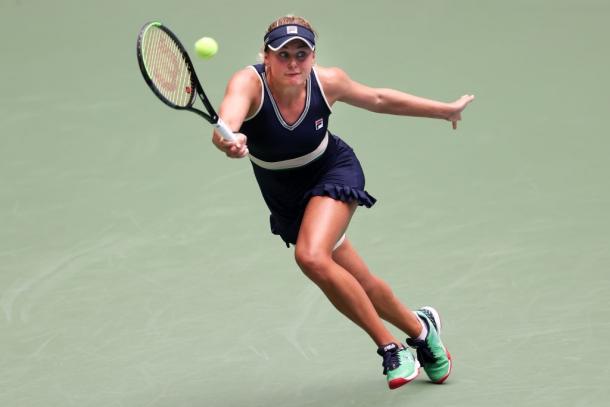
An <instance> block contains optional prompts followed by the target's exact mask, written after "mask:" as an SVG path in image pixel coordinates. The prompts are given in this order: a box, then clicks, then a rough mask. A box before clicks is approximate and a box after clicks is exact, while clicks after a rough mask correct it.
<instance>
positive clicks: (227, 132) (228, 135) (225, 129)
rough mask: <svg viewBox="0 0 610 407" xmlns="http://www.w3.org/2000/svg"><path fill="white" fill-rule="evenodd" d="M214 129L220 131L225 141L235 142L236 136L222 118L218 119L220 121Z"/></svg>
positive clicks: (215, 124)
mask: <svg viewBox="0 0 610 407" xmlns="http://www.w3.org/2000/svg"><path fill="white" fill-rule="evenodd" d="M214 127H216V130H218V132H219V133H220V135H221V136H222V138H223V139H225V140H228V141H233V140H235V135H234V134H233V132H232V131H231V129H230V128H229V126H227V124H226V123H225V122H223V121H222V119H221V118H220V117H219V118H218V121H217V122H216V123H214Z"/></svg>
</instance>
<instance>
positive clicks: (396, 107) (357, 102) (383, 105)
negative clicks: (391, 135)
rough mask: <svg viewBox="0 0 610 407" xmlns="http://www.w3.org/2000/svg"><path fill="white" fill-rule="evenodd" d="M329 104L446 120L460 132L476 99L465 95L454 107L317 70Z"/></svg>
mask: <svg viewBox="0 0 610 407" xmlns="http://www.w3.org/2000/svg"><path fill="white" fill-rule="evenodd" d="M318 73H319V76H320V80H321V81H322V84H323V86H324V91H325V93H326V97H327V98H328V99H329V103H331V104H332V103H334V102H335V101H341V102H345V103H348V104H350V105H353V106H357V107H360V108H363V109H366V110H370V111H372V112H376V113H387V114H395V115H401V116H417V117H431V118H435V119H445V120H448V121H450V122H451V123H452V124H453V128H454V129H456V128H457V122H458V121H459V120H461V119H462V111H463V110H464V109H465V108H466V106H468V104H469V103H470V102H472V100H474V96H473V95H464V96H462V97H461V98H459V99H457V100H456V101H454V102H451V103H444V102H439V101H436V100H431V99H425V98H422V97H419V96H414V95H410V94H408V93H405V92H400V91H397V90H394V89H385V88H371V87H369V86H366V85H363V84H361V83H358V82H356V81H354V80H352V79H351V78H350V77H349V76H348V75H347V74H346V73H345V72H344V71H343V70H341V69H339V68H318Z"/></svg>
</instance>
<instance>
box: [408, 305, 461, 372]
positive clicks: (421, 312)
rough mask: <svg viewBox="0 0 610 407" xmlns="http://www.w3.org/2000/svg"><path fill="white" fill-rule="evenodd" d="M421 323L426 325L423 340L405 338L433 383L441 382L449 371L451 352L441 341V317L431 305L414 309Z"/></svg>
mask: <svg viewBox="0 0 610 407" xmlns="http://www.w3.org/2000/svg"><path fill="white" fill-rule="evenodd" d="M415 314H416V315H417V316H418V317H419V319H420V320H421V321H422V323H424V324H426V326H427V327H428V335H427V336H426V339H424V340H417V339H411V338H408V339H407V344H408V345H409V346H412V347H413V348H415V349H417V359H418V360H419V361H420V363H421V364H422V365H423V367H424V371H425V372H426V374H427V375H428V377H429V378H430V380H432V381H433V382H434V383H437V384H441V383H443V382H444V381H445V380H447V378H448V377H449V374H450V373H451V365H452V363H451V354H449V352H448V351H447V348H445V346H444V345H443V342H442V341H441V317H440V316H439V314H438V312H437V311H436V310H435V309H434V308H432V307H422V308H420V309H418V310H417V311H415Z"/></svg>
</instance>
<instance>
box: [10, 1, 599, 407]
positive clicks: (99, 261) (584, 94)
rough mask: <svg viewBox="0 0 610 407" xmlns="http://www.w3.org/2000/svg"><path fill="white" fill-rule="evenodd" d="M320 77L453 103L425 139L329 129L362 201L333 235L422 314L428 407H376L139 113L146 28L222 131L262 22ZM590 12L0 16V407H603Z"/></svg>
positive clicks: (332, 338) (172, 141)
mask: <svg viewBox="0 0 610 407" xmlns="http://www.w3.org/2000/svg"><path fill="white" fill-rule="evenodd" d="M286 13H295V14H300V15H303V16H305V17H307V18H308V19H310V20H311V21H312V23H313V25H314V27H315V28H316V30H317V31H318V32H319V34H320V37H319V45H318V54H317V61H318V63H319V64H320V65H324V66H334V65H336V66H340V67H342V68H344V69H345V70H346V71H347V72H348V73H349V74H350V75H351V76H352V77H353V78H354V79H356V80H358V81H360V82H363V83H366V84H369V85H373V86H379V87H392V88H396V89H401V90H404V91H407V92H409V93H413V94H416V95H419V96H424V97H429V98H434V99H439V100H444V101H451V100H453V99H455V98H457V97H459V96H461V95H462V94H465V93H473V94H475V95H476V97H477V99H476V101H475V102H474V103H473V104H472V105H471V106H470V107H469V108H468V109H467V110H466V112H465V114H464V121H463V122H461V123H460V126H459V128H458V130H457V131H453V130H451V125H450V124H449V123H447V122H444V121H435V120H429V119H416V118H404V117H395V116H384V115H376V114H373V113H369V112H365V111H361V110H358V109H356V108H352V107H349V106H346V105H341V106H339V105H336V107H335V109H334V114H333V115H332V116H331V127H330V128H331V130H332V131H334V132H335V133H337V134H339V135H340V136H341V137H342V138H344V139H345V140H346V141H347V142H348V143H349V144H350V145H352V147H354V149H355V150H356V152H357V154H358V156H359V158H360V160H361V162H362V164H363V166H364V168H365V171H366V174H367V190H368V191H369V192H370V193H371V194H372V195H374V196H375V197H376V198H377V199H378V200H379V201H378V203H377V205H375V207H373V208H372V209H370V210H367V209H359V210H358V211H357V213H356V215H355V217H354V220H353V222H352V225H351V228H350V230H349V232H348V234H349V237H350V238H351V240H352V242H353V243H354V245H355V246H356V247H357V248H358V249H359V250H360V251H361V254H362V255H363V257H364V258H365V259H366V260H367V262H368V264H369V265H370V267H371V268H372V269H373V270H374V271H375V272H376V273H377V274H378V275H379V276H381V277H382V278H383V279H385V280H386V281H388V282H389V283H390V284H391V285H392V287H393V289H394V291H395V292H396V294H397V295H399V296H400V297H401V298H402V299H403V300H404V302H405V303H406V304H407V305H409V306H410V307H413V308H416V307H418V306H421V305H434V306H435V307H436V308H438V309H439V310H440V312H441V314H442V315H443V317H444V339H445V342H446V344H447V346H448V348H449V350H450V351H451V353H452V355H453V357H454V366H455V368H454V372H453V374H452V376H451V377H450V379H449V380H448V381H447V383H446V384H445V385H442V386H435V385H431V384H429V383H428V382H427V380H426V379H425V375H424V374H423V372H422V375H421V376H420V377H419V378H418V379H417V380H416V381H414V382H413V383H411V384H409V385H407V386H405V387H403V388H400V389H399V390H395V391H389V390H387V388H386V384H385V382H384V377H383V376H382V375H381V360H380V358H379V357H378V356H377V355H376V354H375V345H374V344H373V343H372V342H371V341H370V339H369V338H368V337H367V336H366V335H365V334H364V333H363V332H361V331H360V330H359V329H358V328H356V327H355V326H354V325H353V324H351V323H350V322H348V321H347V320H346V319H345V318H343V317H342V316H341V315H340V314H339V313H338V312H336V311H335V310H334V308H333V307H332V306H331V305H330V303H329V302H328V301H327V300H326V298H325V297H324V296H323V295H322V294H321V292H320V291H319V290H318V289H317V287H315V286H314V285H313V284H312V283H311V282H309V281H308V280H307V279H306V277H304V276H303V275H302V273H301V272H300V271H299V270H298V268H297V266H296V265H295V264H294V261H293V252H292V250H288V249H286V248H285V247H284V245H283V244H282V242H281V241H280V239H279V238H277V237H275V236H273V235H271V234H270V233H269V231H268V211H267V209H266V208H265V206H264V203H263V201H262V199H261V198H260V196H259V191H258V187H257V185H256V183H255V180H254V177H253V175H252V173H251V167H250V164H249V162H248V161H247V160H228V159H226V158H225V157H224V155H222V154H221V153H219V152H218V151H217V150H216V149H215V148H213V146H212V144H211V143H210V128H209V126H207V124H206V123H205V122H204V121H203V120H202V119H201V118H199V117H197V116H196V115H193V114H190V113H184V112H177V111H173V110H171V109H169V108H167V107H166V106H164V105H163V104H162V103H160V102H159V101H158V100H157V99H156V98H155V97H154V96H153V95H152V93H151V92H150V90H149V89H148V88H147V87H146V85H145V83H144V81H143V80H142V78H141V75H140V72H139V70H138V66H137V62H136V56H135V45H136V36H137V33H138V30H139V28H140V26H141V25H142V24H143V23H145V22H146V21H149V20H152V19H158V20H160V21H163V22H164V23H166V24H167V25H168V26H169V27H170V28H172V29H173V30H174V31H175V32H176V34H177V35H178V36H179V37H180V38H181V39H182V41H183V42H184V43H185V44H187V45H188V46H189V48H190V47H191V45H192V44H193V43H194V42H195V40H197V39H198V38H199V37H202V36H204V35H207V36H212V37H215V38H216V39H217V40H218V42H219V44H220V51H219V53H218V55H217V56H216V57H215V58H214V59H212V60H210V61H202V60H197V61H195V65H196V69H197V71H198V74H199V76H200V78H201V79H202V81H203V82H204V86H205V87H206V89H207V91H208V94H209V95H208V96H210V98H211V99H212V100H213V102H214V103H215V104H216V105H218V104H219V103H220V100H221V99H222V95H223V92H224V86H225V84H226V82H227V80H228V79H229V77H230V76H231V74H232V73H233V72H235V71H236V70H237V69H240V68H242V67H244V66H246V65H248V64H250V63H254V62H255V61H256V56H257V53H258V50H259V47H260V44H261V38H262V35H263V33H264V31H265V29H266V27H267V25H268V24H269V23H270V22H271V21H272V20H274V19H275V18H276V17H278V16H280V15H282V14H286ZM608 21H610V3H609V2H608V1H607V0H570V1H568V0H546V1H544V0H529V1H526V0H515V1H500V0H493V1H491V0H490V1H483V0H480V1H475V0H463V1H451V0H442V1H412V0H409V1H390V0H379V1H374V2H356V1H347V0H345V1H330V2H329V1H320V0H310V1H307V2H292V1H276V0H273V1H267V2H262V3H259V2H253V1H244V0H236V1H231V0H228V1H225V2H216V4H213V3H212V2H206V1H175V2H162V1H158V0H151V1H144V0H134V1H118V0H107V1H97V2H96V1H87V0H80V1H78V0H55V1H42V0H1V1H0V38H1V40H0V60H1V63H0V69H1V72H2V75H1V76H0V406H3V407H4V406H5V407H54V406H57V407H70V406H78V407H97V406H100V407H101V406H103V407H123V406H125V407H207V406H219V407H229V406H250V407H257V406H260V407H266V406H289V407H293V406H294V407H300V406H316V407H317V406H333V407H334V406H371V407H373V406H376V407H377V406H380V407H385V406H392V407H395V406H405V405H418V406H452V407H457V406H468V407H478V406H489V405H494V406H497V407H504V406H511V407H513V406H543V407H547V406H548V407H551V406H553V407H556V406H583V407H584V406H587V407H589V406H605V405H607V403H608V400H610V390H609V388H610V387H609V386H608V381H609V380H610V368H609V367H608V363H607V360H606V359H607V357H608V354H609V353H610V345H609V344H608V343H609V342H608V341H609V339H610V305H609V304H610V301H609V298H610V181H609V179H610V138H609V131H608V127H609V121H608V117H609V115H610V81H609V80H608V72H610V53H608V38H610V25H609V24H608Z"/></svg>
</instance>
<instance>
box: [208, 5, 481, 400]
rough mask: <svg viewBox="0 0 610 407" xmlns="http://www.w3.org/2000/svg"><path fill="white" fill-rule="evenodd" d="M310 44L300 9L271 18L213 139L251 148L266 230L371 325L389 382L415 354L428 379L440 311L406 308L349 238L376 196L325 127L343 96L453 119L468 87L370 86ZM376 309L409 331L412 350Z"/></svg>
mask: <svg viewBox="0 0 610 407" xmlns="http://www.w3.org/2000/svg"><path fill="white" fill-rule="evenodd" d="M315 47H316V34H315V32H314V30H313V29H312V27H311V25H310V24H309V22H308V21H306V20H305V19H303V18H301V17H295V16H286V17H281V18H279V19H277V20H276V21H274V22H273V23H272V24H271V25H270V26H269V28H268V30H267V33H266V34H265V36H264V48H263V52H262V57H263V63H261V64H256V65H252V66H248V67H246V68H245V69H242V70H240V71H238V72H237V73H235V74H234V75H233V76H232V77H231V79H230V80H229V83H228V86H227V90H226V94H225V97H224V99H223V102H222V104H221V107H220V113H219V115H220V117H222V119H223V120H224V121H225V123H227V125H228V126H229V127H230V128H231V129H233V131H236V133H237V134H236V136H237V138H236V141H233V142H229V141H226V140H224V139H222V137H220V135H219V134H216V133H214V135H213V138H212V141H213V143H214V144H215V145H216V147H218V149H220V150H221V151H223V152H224V153H225V154H226V155H227V156H229V157H232V158H242V157H246V156H248V157H249V159H250V161H251V162H252V167H253V170H254V175H255V177H256V180H257V182H258V185H259V187H260V190H261V193H262V195H263V199H264V200H265V202H266V204H267V206H268V208H269V210H270V212H271V217H270V221H271V231H272V232H273V233H274V234H277V235H279V236H280V237H281V238H282V239H283V240H284V242H285V243H286V244H287V245H288V246H289V245H290V244H293V245H294V246H295V259H296V262H297V264H298V265H299V267H300V268H301V270H302V271H303V273H305V275H307V277H309V278H310V279H311V280H312V281H313V282H314V283H315V284H317V285H318V286H319V287H320V289H321V290H322V291H323V292H324V294H325V295H326V296H327V297H328V299H329V300H330V301H331V302H332V304H333V305H334V306H335V307H336V308H337V309H338V310H339V311H340V312H342V313H343V314H344V315H345V316H347V317H348V318H349V319H351V320H352V321H353V322H354V323H356V324H357V325H359V326H360V327H361V328H362V329H363V330H364V331H366V333H368V334H369V335H370V337H371V338H372V340H373V341H374V342H375V344H376V345H377V347H378V349H377V352H378V354H379V355H380V356H382V357H383V362H382V364H383V373H384V374H385V375H386V376H387V381H388V385H389V387H390V388H391V389H394V388H397V387H400V386H402V385H403V384H405V383H408V382H410V381H411V380H413V379H414V378H415V377H416V376H417V375H418V373H419V367H420V364H421V365H423V368H424V370H425V372H426V373H427V375H428V376H429V378H430V379H431V381H433V382H435V383H442V382H443V381H445V379H447V377H448V376H449V373H450V371H451V357H450V355H449V352H448V351H447V350H446V348H445V346H444V345H443V343H442V342H441V339H440V335H439V334H440V329H441V325H440V318H439V316H438V313H437V312H436V310H435V309H433V308H431V307H424V308H421V309H419V310H416V311H415V312H412V311H410V310H409V309H408V308H407V307H406V306H405V305H403V304H402V303H401V302H400V301H399V300H398V299H397V298H396V297H395V296H394V294H393V292H392V290H391V289H390V287H389V286H388V284H386V283H385V282H384V281H382V280H381V279H379V278H378V277H376V276H375V275H373V274H372V273H371V272H370V271H369V269H368V267H367V265H366V264H365V263H364V261H363V260H362V259H361V258H360V256H359V255H358V253H357V252H356V250H355V249H354V247H353V246H352V244H351V243H350V241H349V239H348V238H346V235H345V233H346V230H347V228H348V225H349V222H350V219H351V217H352V215H353V214H354V211H355V210H356V207H357V206H359V205H363V206H366V207H371V206H372V205H373V204H374V203H375V198H373V197H372V196H371V195H369V194H368V193H367V192H366V191H365V190H364V174H363V171H362V168H361V166H360V163H359V161H358V159H357V158H356V156H355V154H354V152H353V151H352V149H351V148H350V147H349V146H348V145H347V144H346V143H345V142H344V141H343V140H341V139H340V138H339V137H337V136H336V135H334V134H331V133H330V131H329V130H328V119H329V116H330V114H331V111H332V110H331V108H332V106H333V104H334V103H335V102H345V103H348V104H350V105H353V106H356V107H360V108H363V109H366V110H370V111H373V112H378V113H389V114H395V115H405V116H420V117H430V118H438V119H444V120H447V121H449V122H451V123H452V124H453V128H454V129H455V128H456V126H457V122H458V121H459V120H461V113H462V111H463V110H464V108H465V107H466V106H467V105H468V104H469V103H470V102H471V101H472V100H473V99H474V97H473V96H472V95H465V96H462V97H461V98H459V99H458V100H456V101H455V102H452V103H442V102H437V101H433V100H428V99H423V98H420V97H416V96H413V95H409V94H407V93H403V92H399V91H396V90H392V89H375V88H371V87H368V86H365V85H363V84H360V83H358V82H356V81H354V80H352V79H351V78H350V77H349V76H348V75H347V74H346V73H345V72H344V71H343V70H341V69H339V68H324V67H321V66H317V65H315V60H316V55H315V49H316V48H315ZM382 319H384V320H386V321H388V322H390V323H391V324H393V325H395V326H396V327H398V328H399V329H401V330H402V331H404V332H405V333H406V334H407V335H408V339H407V340H406V342H407V344H409V345H410V346H411V347H413V348H415V349H416V350H417V358H414V357H413V355H412V353H411V351H410V350H408V349H407V348H406V347H405V346H404V345H403V344H402V343H401V341H400V340H398V339H397V338H395V337H394V336H393V335H392V334H391V333H390V332H389V330H388V329H387V328H386V327H385V326H384V324H383V322H382Z"/></svg>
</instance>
